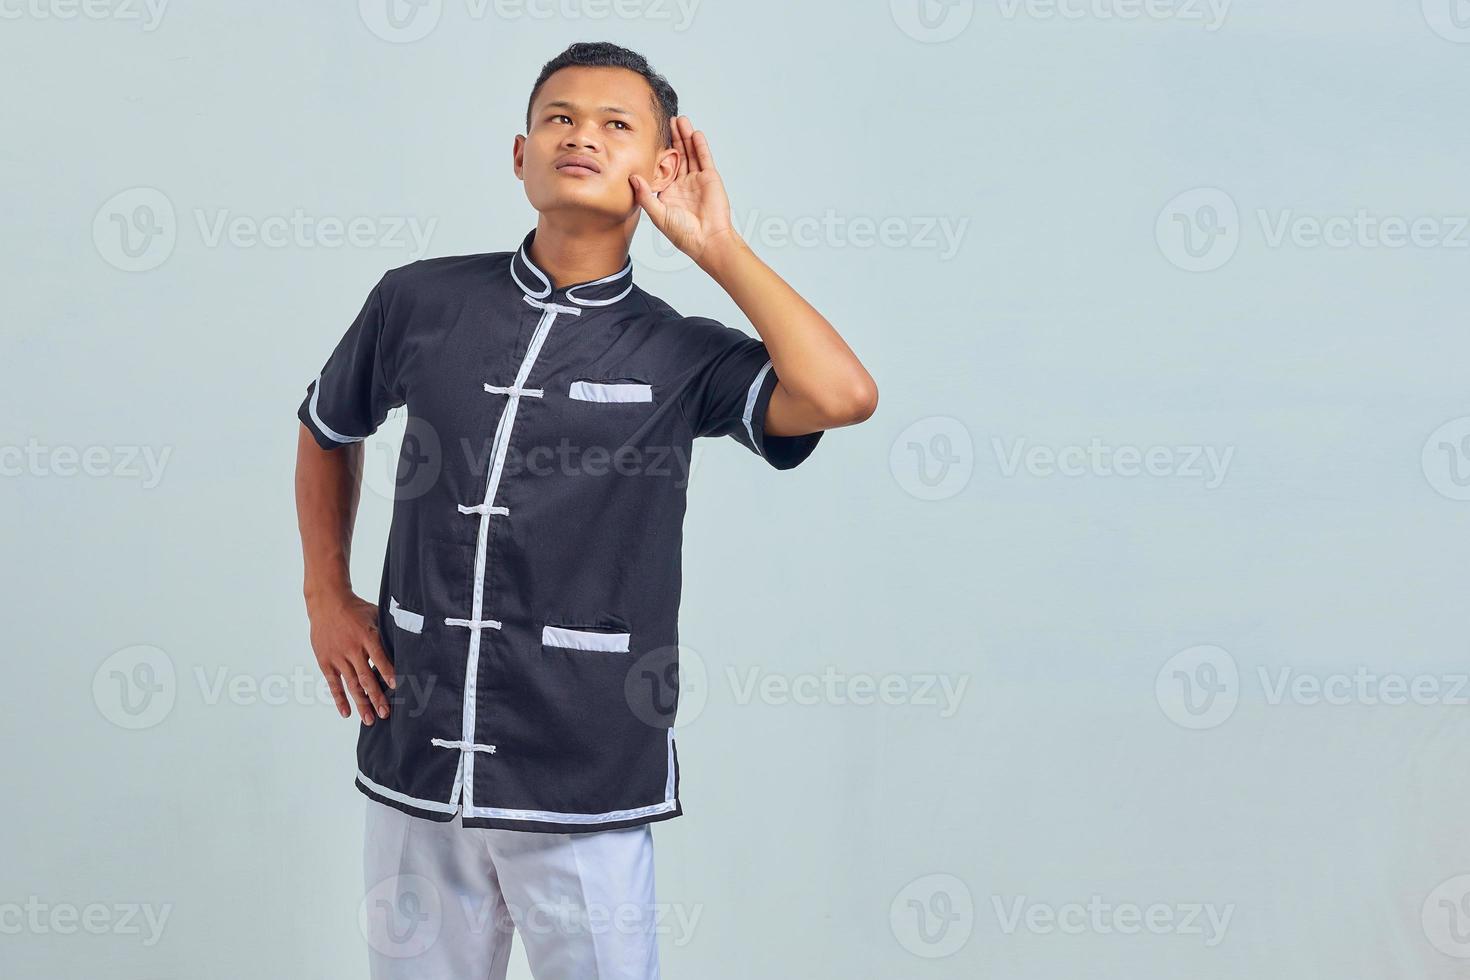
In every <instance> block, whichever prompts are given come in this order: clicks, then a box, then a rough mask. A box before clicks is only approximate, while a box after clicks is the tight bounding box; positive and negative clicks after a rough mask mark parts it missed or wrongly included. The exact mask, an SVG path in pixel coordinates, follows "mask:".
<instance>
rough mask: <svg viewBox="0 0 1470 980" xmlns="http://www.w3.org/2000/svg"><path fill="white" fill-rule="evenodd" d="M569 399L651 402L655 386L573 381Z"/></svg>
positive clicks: (568, 391)
mask: <svg viewBox="0 0 1470 980" xmlns="http://www.w3.org/2000/svg"><path fill="white" fill-rule="evenodd" d="M567 397H568V398H574V399H576V400H577V401H583V402H651V401H653V385H646V384H635V383H631V382H602V381H573V382H572V386H571V387H570V388H568V389H567Z"/></svg>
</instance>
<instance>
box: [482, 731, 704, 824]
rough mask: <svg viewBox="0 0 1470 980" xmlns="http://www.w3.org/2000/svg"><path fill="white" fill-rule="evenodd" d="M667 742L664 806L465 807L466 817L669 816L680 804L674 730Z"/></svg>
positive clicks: (604, 819) (594, 819) (593, 819)
mask: <svg viewBox="0 0 1470 980" xmlns="http://www.w3.org/2000/svg"><path fill="white" fill-rule="evenodd" d="M668 731H669V735H668V738H667V740H666V744H667V745H668V752H667V753H666V756H665V757H666V758H667V760H668V763H667V764H668V767H669V775H668V779H667V781H666V782H665V783H664V800H663V802H662V803H650V804H649V805H648V806H640V807H634V808H633V809H631V810H608V811H607V812H606V813H558V812H557V811H555V810H507V809H504V808H503V807H493V806H481V807H474V806H466V807H465V811H464V815H465V816H466V817H467V818H470V819H474V818H476V817H480V818H486V819H494V820H535V821H539V822H541V823H611V822H612V821H614V820H632V819H635V818H637V817H651V816H653V815H655V814H658V813H668V812H669V811H671V810H673V809H674V807H675V805H676V804H677V802H678V801H677V800H676V799H675V798H674V729H673V727H672V726H670V728H669V730H668Z"/></svg>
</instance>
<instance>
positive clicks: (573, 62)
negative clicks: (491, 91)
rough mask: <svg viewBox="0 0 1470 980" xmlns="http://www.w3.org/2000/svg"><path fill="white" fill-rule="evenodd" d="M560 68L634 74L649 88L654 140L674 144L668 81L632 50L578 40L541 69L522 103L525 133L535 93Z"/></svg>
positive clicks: (675, 98) (675, 105)
mask: <svg viewBox="0 0 1470 980" xmlns="http://www.w3.org/2000/svg"><path fill="white" fill-rule="evenodd" d="M563 68H626V69H628V70H629V71H636V72H637V73H638V74H640V75H642V76H643V79H644V81H646V82H648V87H649V88H651V89H653V114H654V116H655V117H656V118H657V119H658V137H659V142H660V144H661V145H662V146H673V145H674V130H673V127H672V126H671V125H670V124H669V121H670V120H671V119H673V118H674V117H675V116H677V115H678V114H679V95H678V93H677V92H675V91H674V87H673V86H672V85H670V84H669V80H668V79H667V78H664V77H663V76H662V75H660V74H659V73H658V72H656V71H654V70H653V68H652V67H651V66H650V65H649V64H648V59H647V58H645V57H643V55H641V54H639V53H638V52H636V51H629V50H628V49H627V48H623V47H619V46H618V45H616V44H611V43H609V42H607V41H578V42H577V43H575V44H573V45H572V46H571V47H569V48H567V49H566V50H565V51H563V52H562V53H561V54H559V55H557V56H556V57H555V58H552V59H551V60H550V61H548V62H547V63H546V64H544V65H542V66H541V74H540V75H538V76H536V84H535V85H534V86H532V88H531V98H530V99H528V100H527V101H526V131H527V132H530V130H531V106H533V105H534V104H535V103H536V93H537V92H539V91H541V86H542V85H543V84H545V82H546V80H547V79H548V78H550V77H551V75H552V73H553V72H557V71H560V70H561V69H563Z"/></svg>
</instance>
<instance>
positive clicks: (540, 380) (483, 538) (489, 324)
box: [297, 230, 822, 833]
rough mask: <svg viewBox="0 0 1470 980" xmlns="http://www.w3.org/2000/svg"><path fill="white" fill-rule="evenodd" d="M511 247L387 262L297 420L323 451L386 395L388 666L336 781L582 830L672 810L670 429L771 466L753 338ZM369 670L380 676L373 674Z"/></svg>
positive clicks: (775, 451) (797, 453)
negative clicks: (577, 276) (733, 446)
mask: <svg viewBox="0 0 1470 980" xmlns="http://www.w3.org/2000/svg"><path fill="white" fill-rule="evenodd" d="M534 236H535V231H534V230H533V231H532V232H531V233H530V234H528V235H526V237H525V239H524V240H523V241H522V243H521V246H520V248H519V249H518V250H516V251H515V252H495V253H489V254H482V255H463V256H452V257H445V258H433V259H425V260H422V261H418V262H414V263H411V264H409V265H406V266H403V267H401V268H398V269H393V270H391V271H389V272H388V273H386V274H385V275H384V276H383V277H382V279H381V280H380V281H379V282H378V284H377V286H376V287H375V288H374V289H373V291H372V292H371V293H370V294H369V296H368V298H367V302H366V303H365V304H364V305H363V308H362V311H361V312H360V313H359V314H358V316H357V319H356V320H354V321H353V322H352V324H351V326H349V327H348V328H347V332H346V333H345V334H344V335H343V337H342V339H341V341H340V342H339V343H338V344H337V347H336V349H335V350H334V351H333V352H332V355H331V357H330V358H328V360H327V362H326V364H325V366H324V367H323V368H322V370H321V373H320V375H319V376H318V377H317V378H316V380H314V381H312V382H311V384H309V385H308V386H307V394H306V397H305V399H304V400H303V401H302V403H301V407H300V409H299V411H298V412H297V416H298V417H299V418H300V419H301V421H302V422H303V423H304V424H305V425H306V427H307V428H308V429H310V430H311V433H312V435H313V436H314V437H315V439H316V441H317V443H318V444H319V445H320V446H321V447H322V448H323V449H334V448H337V447H340V446H343V445H345V444H348V443H352V442H357V441H360V440H362V439H364V438H365V437H366V436H368V435H370V434H371V433H372V432H373V431H374V430H376V429H377V427H378V426H379V425H380V424H381V423H382V422H383V420H384V418H385V417H386V415H387V414H388V412H389V410H390V409H393V408H395V407H398V406H407V412H408V428H407V432H406V434H405V437H404V440H403V447H402V450H401V452H400V456H399V468H398V473H397V484H396V492H395V500H394V505H393V521H392V527H391V530H390V532H389V536H388V547H387V555H386V557H385V559H384V563H383V576H382V583H381V587H380V593H379V596H378V611H379V615H378V629H379V631H380V633H381V637H382V643H383V648H384V650H385V651H386V652H387V654H388V657H389V658H390V659H391V661H392V663H393V666H394V670H395V671H396V672H397V678H398V680H397V688H396V689H395V690H392V691H389V690H388V689H387V687H386V685H384V693H385V695H387V696H388V699H389V703H390V706H391V707H390V712H389V716H388V718H386V719H375V720H374V723H373V724H372V725H370V726H362V727H361V729H360V733H359V738H358V746H357V767H358V771H357V786H358V788H359V789H360V790H361V791H362V792H364V793H366V794H367V795H368V796H370V797H372V798H373V799H376V800H378V801H380V802H382V803H386V804H388V805H389V806H393V807H396V808H398V809H400V810H403V811H406V812H408V813H411V814H414V815H415V816H420V817H426V818H428V819H430V820H438V821H448V820H451V819H453V816H454V814H455V813H456V812H457V811H459V810H461V809H462V810H463V816H464V825H465V826H468V827H496V828H504V829H511V830H528V831H554V832H562V833H568V832H585V831H593V830H606V829H612V828H616V827H631V826H635V825H638V824H643V823H649V822H652V821H655V820H666V819H668V818H670V817H675V816H678V815H679V814H680V813H682V812H683V811H682V809H681V806H680V802H679V766H678V757H677V754H676V752H675V747H674V730H673V723H674V713H675V710H676V708H677V693H678V684H677V671H678V646H677V644H678V642H679V632H678V610H679V592H680V579H681V571H680V546H681V541H682V533H683V519H684V508H685V497H686V493H685V491H686V485H687V480H688V475H689V474H688V460H689V457H690V450H691V443H692V441H693V439H694V438H695V437H696V436H726V435H727V436H730V437H732V438H733V439H735V440H736V441H737V442H739V443H740V444H741V445H743V446H745V447H746V448H747V449H749V450H751V451H752V452H754V453H756V454H757V455H759V456H760V457H761V458H762V459H764V460H765V461H766V462H767V463H769V464H770V465H771V466H773V467H775V468H776V469H789V468H791V467H794V466H796V465H798V464H799V463H801V462H802V461H803V460H804V459H806V457H807V456H808V455H810V454H811V452H812V450H813V449H814V448H815V447H816V444H817V442H818V440H819V439H820V438H821V435H822V433H821V432H820V431H818V432H812V433H808V434H805V435H800V436H771V435H767V434H766V433H765V431H764V428H765V417H766V409H767V406H768V405H769V403H770V398H771V393H772V391H773V390H774V389H775V387H776V375H775V373H774V372H773V370H772V367H771V361H770V358H769V356H768V354H767V351H766V347H765V344H764V343H762V342H761V341H760V340H758V339H756V338H753V337H751V336H749V335H748V334H746V333H744V332H742V331H740V330H737V329H735V328H733V327H728V326H725V325H723V324H721V323H718V322H716V321H714V320H710V319H705V318H700V317H683V316H680V315H679V314H678V313H676V312H675V311H674V310H673V309H671V308H670V307H669V306H668V305H667V304H666V303H664V302H663V301H661V300H659V299H658V298H657V297H655V296H651V295H649V294H648V293H646V292H644V291H643V290H642V289H640V288H639V287H638V286H636V285H635V284H634V283H633V275H632V263H631V261H630V262H629V263H628V264H626V265H624V267H623V268H622V269H621V270H620V271H619V272H617V273H616V274H614V275H611V276H607V277H605V278H602V279H597V280H594V281H591V282H585V283H579V284H577V285H574V286H569V287H566V288H563V289H553V288H552V286H551V282H550V280H549V278H548V277H547V276H546V275H545V274H544V273H543V272H542V271H541V270H540V269H538V268H537V267H536V266H535V265H534V264H533V263H532V262H531V261H530V258H529V255H530V245H531V241H532V239H533V238H534ZM379 680H380V681H381V676H380V677H379Z"/></svg>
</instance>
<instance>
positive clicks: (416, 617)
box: [388, 595, 424, 633]
mask: <svg viewBox="0 0 1470 980" xmlns="http://www.w3.org/2000/svg"><path fill="white" fill-rule="evenodd" d="M388 614H389V615H391V616H392V617H393V622H395V623H397V624H398V628H399V629H401V630H407V631H408V632H410V633H422V632H423V631H424V614H423V613H416V612H410V611H409V610H407V609H404V608H403V607H402V606H400V605H399V604H398V600H397V599H395V598H393V597H392V596H391V595H390V596H389V597H388Z"/></svg>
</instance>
